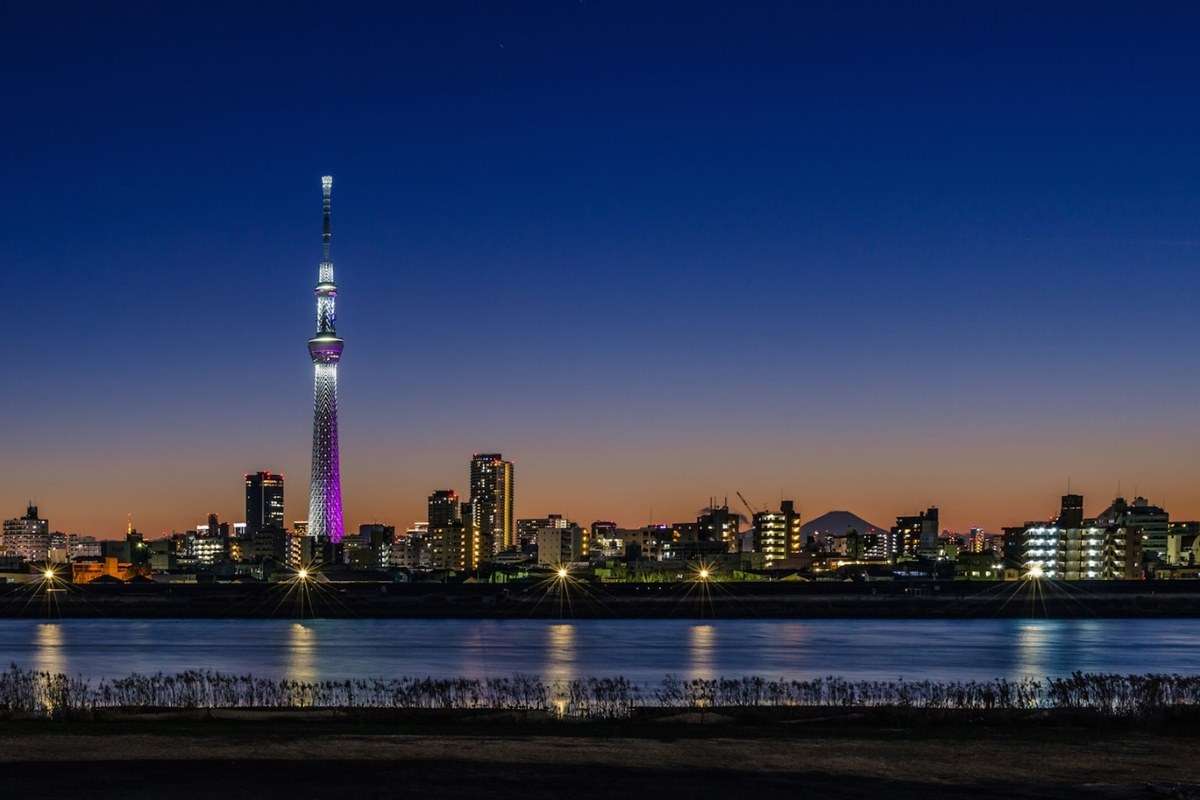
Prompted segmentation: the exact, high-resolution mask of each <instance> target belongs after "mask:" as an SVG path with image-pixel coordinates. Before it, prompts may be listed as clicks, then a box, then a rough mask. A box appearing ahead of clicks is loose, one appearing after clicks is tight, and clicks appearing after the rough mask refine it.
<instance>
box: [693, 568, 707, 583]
mask: <svg viewBox="0 0 1200 800" xmlns="http://www.w3.org/2000/svg"><path fill="white" fill-rule="evenodd" d="M696 575H697V576H698V577H699V578H700V580H702V581H706V580H708V567H701V568H700V571H699V572H697V573H696Z"/></svg>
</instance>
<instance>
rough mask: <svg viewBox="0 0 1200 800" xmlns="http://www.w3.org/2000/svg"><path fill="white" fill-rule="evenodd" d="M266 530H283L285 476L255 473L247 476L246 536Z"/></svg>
mask: <svg viewBox="0 0 1200 800" xmlns="http://www.w3.org/2000/svg"><path fill="white" fill-rule="evenodd" d="M264 528H275V529H278V530H283V528H284V525H283V476H282V475H276V474H274V473H272V472H254V473H251V474H249V475H247V476H246V531H245V535H246V536H253V535H254V534H256V533H258V532H259V531H261V530H263V529H264Z"/></svg>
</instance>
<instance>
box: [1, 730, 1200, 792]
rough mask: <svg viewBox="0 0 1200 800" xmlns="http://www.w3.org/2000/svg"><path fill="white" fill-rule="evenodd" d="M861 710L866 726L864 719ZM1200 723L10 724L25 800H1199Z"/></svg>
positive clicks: (7, 776)
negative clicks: (386, 799) (933, 799)
mask: <svg viewBox="0 0 1200 800" xmlns="http://www.w3.org/2000/svg"><path fill="white" fill-rule="evenodd" d="M859 716H861V715H859ZM1198 747H1200V733H1198V730H1197V727H1196V726H1195V725H1194V724H1191V723H1189V724H1182V725H1180V724H1175V725H1171V726H1164V725H1157V726H1151V727H1146V726H1140V727H1138V728H1136V729H1133V728H1131V726H1130V725H1129V724H1118V723H1095V722H1090V723H1089V722H1085V721H1079V720H1076V721H1071V722H1065V723H1064V722H1060V721H1055V720H1046V719H1038V718H1031V719H1027V720H1023V721H1020V722H1016V723H1013V722H1004V723H1000V724H997V723H995V722H990V721H988V720H986V719H957V720H952V721H948V722H947V721H934V722H930V721H927V720H926V721H919V722H912V721H909V722H907V723H906V722H898V721H895V720H888V719H884V718H868V719H862V718H858V719H856V718H855V715H851V716H849V717H841V718H839V719H835V720H826V721H822V720H821V719H820V718H817V719H812V718H811V717H810V718H806V719H804V720H791V721H789V720H787V719H778V720H774V721H771V722H769V723H763V724H747V723H745V722H739V721H737V720H733V719H730V718H727V717H723V716H721V715H716V716H715V717H714V716H713V715H707V716H706V718H705V721H704V722H703V723H700V722H699V720H698V718H696V717H689V716H685V717H682V718H679V719H677V720H674V721H671V720H668V721H659V722H655V723H653V724H646V723H643V724H638V725H625V726H622V725H616V724H611V723H610V724H595V725H592V724H579V723H553V722H549V723H540V724H529V723H522V722H519V721H515V720H512V719H507V720H506V719H504V718H491V719H472V720H460V721H459V722H458V723H454V724H450V723H447V724H430V723H427V722H423V723H419V724H413V723H405V722H403V721H394V720H393V721H374V722H361V721H360V722H339V721H337V720H331V719H308V720H305V719H290V720H289V719H280V718H278V716H276V717H275V718H268V719H266V720H263V719H257V720H254V719H231V720H207V721H177V720H176V721H145V720H141V721H136V722H75V723H47V722H40V721H25V722H15V721H7V722H0V775H2V776H3V778H0V794H2V795H3V796H5V797H21V798H62V797H89V798H159V797H166V798H172V800H185V799H186V798H210V797H212V798H242V797H253V798H273V797H288V798H347V797H349V798H382V797H400V796H407V797H430V798H471V799H472V800H479V798H496V797H521V798H555V800H561V798H569V800H583V799H584V798H614V797H615V798H622V797H624V798H633V797H702V798H709V797H711V798H718V797H720V798H727V797H739V798H755V799H757V798H762V797H792V798H795V797H804V798H868V797H870V798H874V797H882V798H899V799H900V800H905V799H906V798H922V800H925V799H926V798H931V797H937V798H971V800H989V799H990V798H997V800H1000V798H1004V799H1005V800H1011V799H1012V798H1085V797H1087V798H1200V762H1198V761H1197V755H1196V754H1197V752H1198Z"/></svg>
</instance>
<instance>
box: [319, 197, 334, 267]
mask: <svg viewBox="0 0 1200 800" xmlns="http://www.w3.org/2000/svg"><path fill="white" fill-rule="evenodd" d="M332 216H333V176H332V175H323V176H321V218H322V220H321V261H322V262H326V263H327V262H328V261H329V246H330V244H331V243H332V241H333V225H332V221H331V217H332Z"/></svg>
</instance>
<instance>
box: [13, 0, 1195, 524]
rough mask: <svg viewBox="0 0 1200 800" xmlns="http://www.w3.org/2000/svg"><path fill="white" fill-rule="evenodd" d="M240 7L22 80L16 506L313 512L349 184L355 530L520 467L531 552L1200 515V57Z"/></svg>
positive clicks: (572, 19) (113, 512) (939, 18)
mask: <svg viewBox="0 0 1200 800" xmlns="http://www.w3.org/2000/svg"><path fill="white" fill-rule="evenodd" d="M205 17H206V15H203V14H194V15H187V14H185V15H184V16H181V17H173V18H167V17H159V16H156V14H155V13H154V12H147V13H145V14H141V15H130V16H128V17H124V18H120V17H112V16H104V17H103V18H95V19H94V18H91V17H89V16H88V14H87V13H81V14H79V15H77V16H74V17H72V18H71V19H67V20H62V21H58V22H56V25H55V30H56V31H58V33H57V34H56V36H55V38H54V40H53V41H52V42H48V41H47V40H46V39H38V38H37V37H32V36H31V37H13V38H14V42H13V43H12V44H13V46H12V47H11V48H9V51H8V53H7V54H6V56H5V57H6V59H8V60H9V61H10V62H11V74H13V75H14V76H16V77H17V80H16V81H15V82H14V83H15V84H19V85H20V86H22V87H23V88H24V89H25V91H24V92H23V93H22V94H21V95H20V96H19V97H13V98H10V103H9V105H8V107H9V108H11V109H12V110H13V114H12V123H11V126H10V128H9V129H8V134H9V136H10V137H11V141H12V143H13V147H12V152H13V153H19V154H20V157H19V158H15V157H14V158H9V159H8V160H7V161H6V166H7V167H8V169H7V170H6V175H7V186H8V188H7V191H6V195H5V199H4V200H2V201H0V203H3V204H4V205H3V209H4V212H5V216H6V219H8V220H9V221H10V225H9V226H8V228H7V229H6V231H5V233H4V234H2V235H3V236H4V243H5V247H6V252H7V253H8V254H9V256H10V259H11V268H10V281H11V282H12V284H13V286H15V287H16V288H17V290H18V291H19V293H20V302H15V303H14V304H13V308H12V309H11V314H12V319H13V325H12V329H11V331H12V334H11V335H12V336H13V338H14V346H15V348H16V350H17V352H19V353H22V354H25V359H24V361H23V362H22V363H20V364H18V367H19V369H20V373H19V374H20V379H19V382H18V383H17V384H16V386H15V388H14V389H13V390H12V391H10V392H8V393H7V395H6V403H7V404H8V406H9V407H8V408H7V409H6V413H5V420H6V428H5V432H4V433H5V435H4V454H5V458H4V459H0V505H2V506H3V508H4V509H5V511H4V512H3V513H4V514H5V515H8V514H15V513H17V512H18V511H19V509H21V508H23V507H24V505H25V503H26V501H27V500H29V499H33V500H34V501H35V502H37V503H38V504H40V505H41V507H42V508H43V509H44V510H45V511H46V513H47V514H48V515H50V517H51V519H52V520H53V521H54V523H55V526H56V527H58V528H59V529H62V530H77V531H80V532H86V533H94V534H96V535H100V536H108V535H117V534H119V533H120V532H121V531H123V530H124V528H125V524H126V519H127V515H128V514H130V513H132V514H133V516H134V521H135V524H137V525H138V527H139V528H141V529H143V530H145V531H146V532H147V533H151V534H158V533H160V532H163V531H167V530H173V529H179V528H181V527H183V526H189V525H193V524H195V523H196V522H198V521H200V520H203V519H205V517H206V516H207V514H208V513H209V512H216V513H218V514H219V515H220V516H221V518H222V519H236V518H237V517H238V516H240V514H239V508H240V507H241V498H240V496H239V491H238V487H239V486H240V482H239V480H238V478H239V477H240V476H241V475H242V474H244V473H248V472H255V471H258V470H267V471H271V472H274V473H282V474H284V475H287V476H289V477H290V481H291V486H292V487H293V489H292V490H291V491H290V493H289V494H288V497H287V509H286V518H287V520H288V522H289V524H290V522H292V521H293V520H297V519H303V518H305V517H307V516H308V513H307V503H306V502H304V500H305V493H304V492H301V491H297V489H298V488H299V487H300V486H301V485H302V484H303V483H304V481H303V479H302V476H305V475H306V474H307V473H308V472H309V459H310V457H311V449H310V442H309V433H310V431H311V424H312V416H311V414H312V407H311V405H309V404H308V403H307V402H300V401H298V398H301V397H305V396H308V393H309V392H310V391H311V389H312V386H311V380H312V375H311V374H310V373H309V371H308V370H309V369H310V367H308V365H307V364H306V363H305V360H304V358H303V357H302V356H299V355H298V352H297V349H296V348H297V344H296V343H297V342H298V341H299V340H300V337H301V336H303V337H306V338H307V337H310V336H311V335H312V330H311V323H310V321H311V307H310V305H308V303H309V300H308V299H306V298H311V295H308V294H307V293H308V291H310V290H311V283H310V281H311V261H312V253H311V247H310V244H311V242H312V240H313V237H312V230H311V227H312V226H311V221H312V213H311V198H312V196H311V188H312V181H313V180H314V177H315V176H319V175H322V174H326V172H327V171H328V172H333V173H334V174H336V175H337V176H338V178H339V186H344V187H346V189H345V191H344V192H340V193H339V214H340V217H339V218H340V219H341V220H343V221H344V222H341V223H339V225H340V227H339V231H340V232H341V231H345V232H346V233H347V236H346V237H345V238H344V241H345V246H344V247H342V246H341V245H340V246H339V247H340V250H339V263H341V264H342V265H343V266H344V267H345V268H346V270H347V272H346V274H347V275H349V276H352V279H351V282H350V284H349V286H350V287H351V289H352V296H353V297H354V298H355V300H354V303H353V304H352V306H351V308H350V310H349V312H348V313H349V314H350V316H349V318H348V319H349V320H351V324H352V330H353V332H354V338H355V343H354V349H353V351H352V356H351V357H352V364H353V367H352V370H351V372H350V373H348V375H350V376H352V377H349V378H348V379H346V380H343V383H342V385H341V386H340V387H339V389H340V391H341V392H342V398H341V400H342V403H343V407H344V409H345V410H346V414H345V419H344V420H342V423H343V424H342V428H341V430H340V435H341V449H342V464H341V472H342V475H341V478H342V480H341V483H342V485H343V494H344V497H343V500H344V506H345V509H346V514H347V519H346V522H347V524H348V525H349V526H350V527H351V528H354V527H356V526H357V525H358V524H360V523H363V522H372V521H378V520H385V521H391V522H394V523H395V524H397V525H405V524H407V523H408V522H410V521H414V520H419V519H421V518H422V517H423V516H424V503H425V498H426V497H427V495H428V494H429V493H430V492H431V491H433V490H435V489H438V488H454V489H455V490H456V491H458V492H459V494H460V495H462V496H465V495H466V493H467V490H468V488H469V486H468V482H467V478H466V476H465V474H464V472H465V471H464V468H463V463H464V461H465V460H466V459H467V458H468V457H469V455H470V454H471V453H479V452H502V453H504V454H505V456H506V458H508V459H510V460H512V461H513V462H514V463H516V464H518V465H519V467H520V483H521V487H520V490H519V491H518V492H517V493H516V497H517V508H516V512H515V513H516V515H517V516H522V517H524V516H541V515H543V514H547V513H563V514H567V515H568V516H570V517H571V518H573V519H579V520H587V519H608V518H613V519H617V520H620V521H621V522H622V523H623V524H630V525H634V524H640V523H642V522H648V521H650V520H652V519H653V520H657V521H667V522H669V521H674V520H678V519H688V518H690V517H691V516H692V515H693V514H694V513H695V511H696V509H697V508H699V507H700V506H702V505H703V504H704V502H705V499H706V498H707V497H709V496H714V495H715V496H718V497H720V496H726V495H728V496H730V497H732V496H734V494H735V492H737V491H741V492H743V493H745V494H746V495H747V496H748V497H749V498H750V499H751V500H752V501H753V502H754V503H755V504H758V505H764V506H765V505H774V504H775V503H776V502H777V500H778V499H779V498H780V497H787V498H793V499H794V500H795V501H796V504H797V508H798V509H799V510H800V511H801V512H802V514H803V515H804V517H805V518H812V517H813V516H816V515H818V514H821V513H823V512H825V511H827V510H829V509H847V510H851V511H854V512H855V513H858V514H860V515H861V516H863V517H865V518H867V519H870V520H873V521H877V522H882V523H886V522H887V521H888V520H889V519H891V518H892V517H894V516H896V515H897V514H905V513H913V512H915V511H916V510H918V509H921V508H925V507H927V506H929V505H938V506H939V507H940V508H941V509H942V513H943V522H944V527H947V528H951V529H955V530H965V529H967V528H969V527H973V526H982V527H985V528H988V529H989V530H996V529H998V528H999V527H1001V526H1003V525H1005V524H1014V523H1018V522H1020V521H1022V520H1023V519H1026V518H1037V517H1040V516H1045V515H1047V514H1050V513H1052V512H1053V510H1054V507H1055V505H1056V502H1057V497H1058V495H1059V494H1061V493H1062V491H1063V490H1064V489H1065V486H1066V483H1067V481H1068V479H1069V480H1070V481H1071V485H1072V486H1073V487H1074V489H1075V490H1077V491H1080V492H1082V493H1083V494H1085V495H1086V496H1088V497H1089V503H1091V502H1093V501H1094V502H1095V503H1097V504H1098V505H1099V504H1101V503H1102V502H1104V500H1102V498H1104V499H1105V500H1106V499H1108V498H1111V496H1113V495H1114V494H1116V493H1117V487H1118V485H1120V486H1121V487H1122V490H1123V494H1125V495H1126V496H1127V497H1132V496H1133V495H1134V494H1135V493H1138V494H1144V495H1146V496H1147V497H1149V498H1151V500H1153V501H1154V502H1155V503H1158V504H1161V505H1163V506H1166V507H1169V508H1171V510H1172V512H1173V513H1174V514H1176V515H1178V516H1179V517H1180V518H1188V519H1191V518H1196V517H1200V488H1198V487H1197V483H1196V481H1195V475H1196V474H1197V471H1198V470H1200V448H1197V447H1196V442H1195V438H1194V431H1195V429H1196V425H1195V402H1194V397H1195V396H1196V393H1197V390H1198V389H1200V370H1197V369H1196V367H1197V366H1198V362H1197V359H1198V357H1200V356H1198V353H1200V350H1198V349H1197V347H1196V337H1195V336H1194V335H1192V334H1191V333H1190V331H1191V329H1192V327H1194V323H1193V315H1194V314H1193V309H1192V308H1191V306H1192V304H1191V302H1190V299H1191V298H1193V297H1195V296H1196V291H1197V289H1200V283H1198V282H1200V270H1196V269H1195V259H1196V253H1197V246H1196V242H1197V240H1200V236H1197V233H1196V230H1195V227H1196V221H1197V220H1198V219H1200V176H1197V175H1196V173H1195V169H1194V168H1193V167H1192V159H1191V157H1190V153H1191V149H1192V139H1193V138H1194V137H1193V135H1192V133H1191V130H1192V128H1193V127H1194V122H1195V121H1196V115H1197V113H1198V112H1197V111H1196V110H1195V109H1194V108H1193V107H1192V104H1190V103H1188V102H1186V98H1188V97H1190V88H1189V85H1188V81H1187V76H1188V75H1190V70H1189V69H1188V68H1187V67H1188V66H1189V65H1190V64H1191V60H1192V56H1191V55H1190V46H1189V42H1188V41H1187V37H1186V36H1185V35H1184V33H1183V32H1184V31H1186V30H1187V29H1188V26H1187V25H1185V24H1180V25H1178V26H1174V30H1175V31H1177V32H1175V33H1173V32H1172V31H1171V30H1170V29H1171V28H1172V26H1164V25H1163V24H1162V20H1161V19H1160V20H1157V21H1155V22H1154V23H1152V24H1153V33H1154V34H1155V36H1154V41H1155V42H1156V46H1155V47H1154V48H1153V49H1150V48H1146V47H1145V46H1142V45H1139V44H1138V36H1137V34H1138V32H1139V31H1142V32H1146V31H1148V30H1150V29H1149V27H1147V29H1146V30H1143V28H1142V27H1141V26H1143V25H1149V24H1150V23H1147V22H1146V21H1144V20H1140V19H1132V20H1131V19H1128V18H1119V19H1118V18H1117V17H1114V16H1107V15H1106V14H1104V13H1100V12H1097V13H1095V14H1090V15H1089V16H1088V17H1087V18H1086V19H1080V18H1078V17H1077V16H1076V15H1073V14H1067V13H1057V14H1056V13H1052V12H1045V13H1043V12H1039V13H1038V14H1036V15H1032V16H1025V15H1023V12H1014V13H1013V15H1012V16H1011V17H1009V18H1006V20H1004V21H1003V22H996V21H994V20H993V21H991V22H989V23H987V24H984V23H983V22H981V21H979V20H967V19H960V18H948V17H947V16H945V15H937V14H932V13H930V12H929V11H927V10H926V11H922V10H911V9H910V10H906V11H905V12H903V13H901V12H898V11H888V10H886V9H878V10H877V12H876V14H875V15H874V16H872V18H870V19H863V18H862V17H861V16H860V15H855V14H854V13H852V12H850V11H839V10H832V9H826V10H812V9H798V8H797V9H790V10H783V9H774V10H772V11H770V13H765V12H764V14H762V15H754V14H747V15H743V16H739V17H738V18H737V19H735V20H729V19H726V18H725V17H724V16H723V15H722V12H721V9H720V8H719V7H718V6H717V5H706V4H703V3H700V4H694V5H693V6H691V7H690V8H689V13H688V14H686V15H675V14H670V13H667V12H659V13H651V12H638V11H635V10H631V9H629V8H621V7H595V6H593V5H591V4H580V5H579V6H575V5H572V4H547V5H545V6H539V7H538V8H537V9H536V10H530V11H528V12H522V13H503V14H502V13H497V14H495V15H476V16H474V17H470V22H469V23H468V24H464V23H463V20H462V18H461V17H457V18H455V17H454V16H453V15H450V14H441V13H439V12H437V11H429V12H426V13H424V14H420V15H416V16H411V15H410V16H408V17H401V16H387V15H384V16H381V17H379V18H377V19H374V20H372V23H371V25H370V26H367V25H359V26H350V27H336V28H335V29H333V30H330V29H328V28H326V27H323V26H322V25H321V24H320V22H321V19H322V17H321V15H320V14H319V13H318V11H317V9H315V8H310V7H306V6H302V5H301V6H297V7H296V9H295V10H294V12H293V13H292V15H291V16H290V17H288V19H287V20H286V27H287V28H288V31H289V34H288V36H287V37H284V38H283V40H282V41H281V42H275V41H274V40H275V39H277V38H278V37H276V36H275V35H274V34H275V33H276V31H277V23H278V20H277V19H275V18H274V17H273V16H272V15H269V14H266V13H264V12H258V11H255V10H247V11H246V16H245V18H244V19H242V20H241V23H242V25H241V31H242V33H241V34H240V35H239V36H238V37H236V38H230V37H229V34H228V33H227V31H226V30H225V29H224V27H223V26H220V25H218V24H217V22H215V21H213V20H209V19H206V18H205ZM9 21H10V22H11V23H12V24H11V26H10V28H11V29H12V30H15V31H20V30H22V29H23V28H25V27H29V28H34V27H37V26H38V25H42V24H46V22H47V19H46V18H45V17H44V16H43V15H42V12H40V11H39V10H37V9H33V8H30V9H19V10H12V11H11V12H10V20H9ZM180 31H186V32H187V35H186V36H178V35H175V34H178V33H179V32H180ZM164 37H165V39H164ZM797 37H798V38H797ZM1147 38H1149V37H1147ZM163 41H173V42H176V46H173V48H172V50H171V53H172V57H171V59H168V60H167V61H165V62H164V61H163V60H162V55H163V51H162V44H161V42H163ZM319 48H329V49H331V50H332V51H336V52H338V53H341V54H342V56H341V57H340V58H338V59H333V60H320V61H318V60H314V59H312V58H311V53H313V52H317V51H318V49H319ZM614 48H616V49H619V50H620V52H621V53H622V54H623V55H622V61H621V64H620V65H619V66H616V65H612V62H611V54H612V52H613V50H614ZM717 50H719V51H720V52H722V53H724V54H725V57H724V58H723V59H721V60H720V63H719V64H717V63H715V62H714V61H713V59H712V58H711V54H712V53H713V52H714V51H717ZM113 53H118V54H119V55H117V56H113V55H112V54H113ZM213 53H215V54H218V55H219V57H217V58H213V57H212V55H211V54H213ZM1101 53H1102V54H1104V57H1103V58H1095V57H1094V56H1096V55H1097V54H1101ZM600 62H603V63H607V64H609V65H610V66H611V69H609V70H603V69H600V68H598V67H596V66H595V65H596V64H597V63H600ZM548 63H553V64H554V65H555V69H554V70H553V72H552V73H550V72H547V70H546V66H545V65H546V64H548ZM898 63H899V64H903V65H904V69H903V70H896V69H892V68H891V65H895V64H898ZM448 64H453V68H448V67H447V65H448ZM964 66H966V67H967V68H965V69H964V68H963V67H964ZM197 74H203V75H204V77H205V80H203V81H195V80H193V79H192V78H193V76H194V75H197ZM126 89H131V90H132V91H125V90H126ZM315 93H319V94H320V96H321V98H322V100H323V105H322V106H321V109H320V110H319V111H318V112H316V113H315V114H314V112H313V111H312V108H313V102H312V101H313V97H314V94H315ZM146 97H153V98H155V102H154V103H145V102H143V100H142V99H144V98H146ZM264 98H270V99H269V100H265V99H264ZM1116 109H1120V113H1119V114H1118V113H1117V111H1116ZM267 112H269V113H267ZM265 119H269V120H270V122H269V124H267V123H264V120H265ZM1031 119H1036V124H1034V123H1031V122H1030V120H1031ZM342 212H344V213H342ZM339 241H343V240H342V239H339ZM214 281H216V282H218V283H219V284H220V285H221V286H222V287H223V289H224V291H222V293H221V295H220V299H219V302H217V303H214V297H213V295H212V282H214ZM97 298H104V302H98V301H97ZM98 331H102V332H103V335H98V334H97V332H98ZM218 331H220V333H221V334H222V335H226V334H229V335H232V336H234V337H235V338H236V340H237V342H238V344H237V347H236V348H235V349H234V356H233V357H232V358H231V356H230V349H229V348H219V347H216V346H214V341H215V338H214V337H215V336H216V334H217V332H218ZM114 342H123V343H126V344H127V345H129V346H127V347H124V348H123V349H122V353H121V357H120V358H112V357H111V348H112V347H113V344H114ZM1014 515H1015V516H1014Z"/></svg>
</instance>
